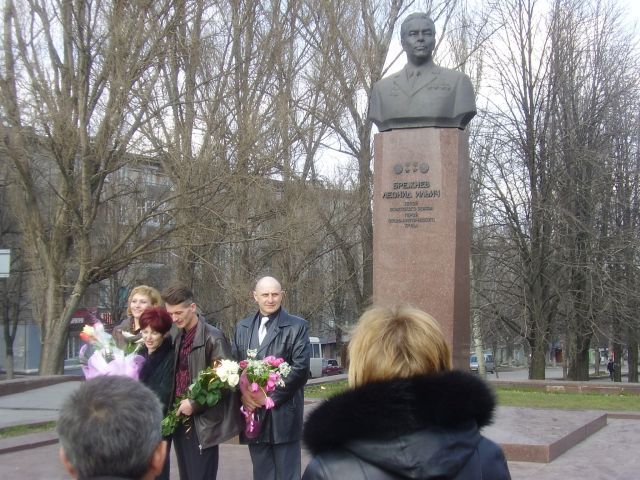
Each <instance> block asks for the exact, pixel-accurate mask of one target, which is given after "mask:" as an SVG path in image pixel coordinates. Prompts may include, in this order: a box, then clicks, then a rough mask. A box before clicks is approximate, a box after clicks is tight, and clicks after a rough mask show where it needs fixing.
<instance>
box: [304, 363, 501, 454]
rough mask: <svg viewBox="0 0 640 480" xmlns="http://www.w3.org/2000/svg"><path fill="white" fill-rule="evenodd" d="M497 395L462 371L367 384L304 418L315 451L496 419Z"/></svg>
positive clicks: (480, 424) (479, 424)
mask: <svg viewBox="0 0 640 480" xmlns="http://www.w3.org/2000/svg"><path fill="white" fill-rule="evenodd" d="M494 408H495V397H494V394H493V391H492V390H491V388H490V387H489V386H488V385H487V384H486V382H484V381H483V380H482V379H481V378H480V377H478V376H477V375H474V374H470V373H466V372H462V371H449V372H443V373H439V374H435V375H425V376H418V377H413V378H409V379H398V380H391V381H386V382H377V383H371V384H367V385H363V386H361V387H358V388H356V389H353V390H347V391H346V392H344V393H341V394H339V395H336V396H335V397H332V398H330V399H328V400H325V401H324V402H322V403H321V404H320V405H319V406H318V407H317V408H316V409H315V410H313V411H312V412H311V413H310V414H309V416H308V418H307V421H306V423H305V427H304V432H303V440H304V442H305V444H306V446H307V447H308V448H309V450H310V451H311V453H312V454H314V455H316V454H318V453H320V452H323V451H326V450H331V449H334V448H336V447H337V446H339V445H342V444H345V443H347V442H349V441H352V440H358V439H364V438H377V439H387V438H394V437H397V436H400V435H403V434H408V433H412V432H416V431H419V430H424V429H427V428H455V427H460V426H464V425H468V424H469V422H475V423H476V425H477V427H478V428H481V427H483V426H485V425H488V424H489V423H491V420H492V417H493V410H494Z"/></svg>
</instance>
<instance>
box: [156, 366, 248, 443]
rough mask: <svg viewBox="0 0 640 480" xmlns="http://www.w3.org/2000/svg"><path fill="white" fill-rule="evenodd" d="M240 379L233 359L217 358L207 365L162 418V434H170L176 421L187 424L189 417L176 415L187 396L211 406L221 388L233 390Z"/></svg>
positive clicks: (174, 427) (217, 398)
mask: <svg viewBox="0 0 640 480" xmlns="http://www.w3.org/2000/svg"><path fill="white" fill-rule="evenodd" d="M239 381H240V374H239V373H238V364H237V363H236V362H234V361H233V360H217V361H216V362H214V364H213V366H212V367H207V368H205V369H204V370H202V371H201V372H200V373H199V374H198V378H196V380H195V381H194V382H193V383H192V384H191V385H189V388H188V389H187V391H186V393H185V394H184V395H181V396H179V397H177V398H176V399H175V402H174V403H173V409H172V410H171V411H170V412H169V413H168V414H167V416H166V417H164V419H163V420H162V435H163V436H165V437H166V436H168V435H171V434H172V433H173V432H174V431H175V429H176V427H177V426H178V422H180V421H181V422H182V423H183V424H185V425H186V424H187V422H188V421H189V417H187V416H185V415H180V416H179V415H178V407H180V403H181V402H182V400H184V399H185V398H189V399H191V400H193V401H195V402H197V403H199V404H200V405H206V406H208V407H213V406H214V405H216V404H217V403H218V402H219V401H220V398H222V390H223V389H228V390H233V389H234V388H235V387H236V386H237V385H238V382H239Z"/></svg>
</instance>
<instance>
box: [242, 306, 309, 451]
mask: <svg viewBox="0 0 640 480" xmlns="http://www.w3.org/2000/svg"><path fill="white" fill-rule="evenodd" d="M257 316H258V314H257V313H256V314H255V315H251V316H249V317H247V318H244V319H242V320H240V321H239V322H238V324H237V326H236V331H235V335H234V341H233V350H234V352H233V353H234V356H235V358H236V359H238V360H243V359H245V358H247V349H249V348H254V347H255V348H257V355H256V358H264V357H267V356H269V355H273V356H274V357H277V358H278V357H280V358H284V360H285V361H286V362H287V363H288V364H289V365H290V366H291V372H290V373H289V375H287V377H286V378H284V379H283V380H284V383H285V386H284V387H276V389H275V390H274V391H273V392H272V393H271V394H270V396H271V398H272V399H273V401H274V402H275V408H273V409H271V410H265V409H264V408H261V409H259V410H258V412H259V414H260V415H261V417H260V420H261V422H262V430H261V431H260V435H259V436H258V438H257V439H255V440H249V441H248V442H247V439H245V438H242V440H243V441H245V442H247V443H288V442H294V441H298V440H300V437H301V434H302V419H303V413H304V386H305V384H306V383H307V379H308V378H309V358H310V357H311V344H310V343H309V332H308V327H307V322H306V320H304V319H302V318H300V317H296V316H294V315H289V314H288V313H287V311H286V310H285V309H284V308H281V309H280V313H279V314H278V316H277V317H276V318H274V319H273V320H272V321H273V322H275V325H273V326H272V327H270V328H269V331H268V332H267V336H266V337H265V338H264V340H263V341H262V345H260V346H258V345H257V339H256V338H254V337H255V336H256V335H255V334H254V322H255V321H256V318H257Z"/></svg>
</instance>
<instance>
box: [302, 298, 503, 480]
mask: <svg viewBox="0 0 640 480" xmlns="http://www.w3.org/2000/svg"><path fill="white" fill-rule="evenodd" d="M349 358H350V366H349V387H350V389H349V390H347V391H346V392H344V393H342V394H339V395H336V396H334V397H332V398H330V399H329V400H326V401H325V402H324V403H322V404H321V405H320V406H319V407H317V408H316V409H315V410H314V411H312V412H311V413H310V415H309V417H308V419H307V421H306V423H305V427H304V433H303V440H304V442H305V444H306V445H307V447H308V449H309V451H310V452H311V453H312V455H313V456H314V458H313V459H312V460H311V462H310V463H309V465H308V466H307V469H306V470H305V472H304V476H303V477H302V478H303V480H319V479H338V478H349V479H350V480H358V479H367V478H376V479H400V478H421V479H428V478H433V479H435V478H439V479H440V478H442V479H444V478H447V479H457V480H463V479H464V480H467V479H468V480H471V479H477V478H490V479H492V480H506V479H510V478H511V477H510V474H509V469H508V467H507V462H506V460H505V457H504V454H503V452H502V450H501V449H500V447H499V446H498V445H496V444H495V443H493V442H492V441H491V440H489V439H487V438H485V437H483V436H482V435H481V434H480V428H482V427H483V426H485V425H487V424H489V423H490V422H491V418H492V416H493V411H494V408H495V398H494V395H493V393H492V391H491V389H490V388H489V386H488V385H487V384H486V383H485V382H484V381H483V380H482V379H481V378H480V377H478V376H477V375H473V374H470V373H467V372H462V371H452V370H451V353H450V351H449V346H448V345H447V343H446V342H445V339H444V336H443V335H442V331H441V330H440V327H439V326H438V324H437V323H436V321H435V320H434V319H433V318H432V317H431V316H430V315H428V314H426V313H425V312H423V311H421V310H418V309H415V308H411V307H407V306H404V307H397V308H385V307H374V308H371V309H370V310H368V311H367V312H365V313H364V314H363V315H362V317H361V318H360V321H359V322H358V325H357V326H356V328H355V331H354V332H353V334H352V335H351V340H350V342H349Z"/></svg>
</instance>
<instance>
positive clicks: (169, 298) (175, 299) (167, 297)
mask: <svg viewBox="0 0 640 480" xmlns="http://www.w3.org/2000/svg"><path fill="white" fill-rule="evenodd" d="M162 300H164V303H166V304H167V305H180V304H181V303H193V292H192V291H191V289H189V287H187V286H186V285H184V284H181V283H177V284H175V285H172V286H170V287H169V288H167V289H166V290H165V291H164V292H162Z"/></svg>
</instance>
